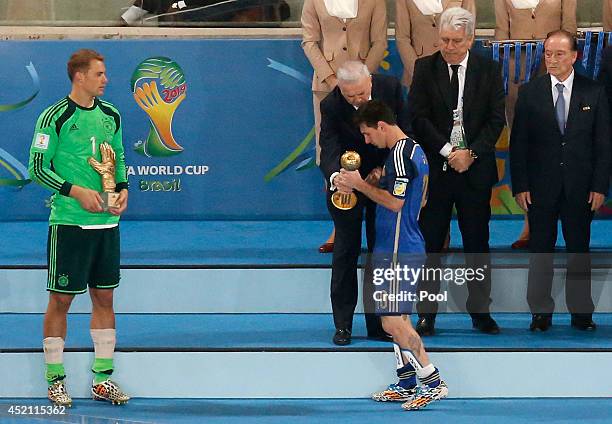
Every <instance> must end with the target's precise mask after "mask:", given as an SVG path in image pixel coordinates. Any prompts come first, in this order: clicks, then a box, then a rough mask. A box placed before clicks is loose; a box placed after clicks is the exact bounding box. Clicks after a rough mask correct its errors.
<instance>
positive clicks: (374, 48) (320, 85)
mask: <svg viewBox="0 0 612 424" xmlns="http://www.w3.org/2000/svg"><path fill="white" fill-rule="evenodd" d="M302 48H303V49H304V53H305V54H306V57H307V58H308V60H309V61H310V63H311V64H312V67H313V68H314V76H313V79H312V90H313V91H328V92H329V91H331V90H332V89H333V87H329V86H328V85H327V84H326V83H325V78H327V77H329V76H330V75H333V74H335V73H336V70H337V69H338V68H339V67H340V66H341V65H342V64H343V63H344V62H346V61H347V60H361V61H362V62H364V63H365V64H366V65H367V67H368V69H369V70H370V72H375V71H376V69H378V66H379V65H380V62H381V61H382V59H383V57H384V54H385V50H386V49H387V7H386V5H385V2H384V1H383V0H359V7H358V11H357V17H356V18H354V19H347V20H346V23H345V22H343V20H342V19H339V18H336V17H334V16H330V15H329V13H327V8H326V7H325V2H324V1H323V0H305V1H304V7H303V9H302Z"/></svg>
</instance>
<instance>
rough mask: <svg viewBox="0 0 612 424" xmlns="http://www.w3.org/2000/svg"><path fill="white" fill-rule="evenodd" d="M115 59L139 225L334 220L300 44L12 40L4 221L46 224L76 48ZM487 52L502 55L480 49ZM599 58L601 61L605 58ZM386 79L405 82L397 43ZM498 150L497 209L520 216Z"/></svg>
mask: <svg viewBox="0 0 612 424" xmlns="http://www.w3.org/2000/svg"><path fill="white" fill-rule="evenodd" d="M80 48H92V49H95V50H97V51H99V52H100V53H102V54H103V55H104V56H105V58H106V59H105V62H106V67H107V73H108V76H109V79H110V81H109V84H108V86H107V89H106V93H105V95H104V100H106V101H109V102H111V103H113V104H114V105H115V106H116V107H117V108H118V109H119V110H120V112H121V114H122V120H123V143H124V147H125V150H126V161H127V165H128V174H129V181H130V198H129V208H128V212H127V213H126V214H125V218H127V219H139V220H147V219H150V220H159V219H242V220H248V219H328V218H329V215H328V213H327V210H326V207H325V198H324V190H325V189H324V182H323V178H322V175H321V173H320V172H319V170H318V169H317V168H316V166H315V164H314V144H315V143H314V128H313V112H312V93H311V85H310V84H311V77H312V68H311V66H310V63H309V62H308V61H307V59H306V58H305V56H304V54H303V51H302V49H301V48H300V40H297V39H271V40H248V39H199V40H106V41H5V42H3V43H2V44H1V45H0V54H1V55H2V58H3V61H2V63H1V64H0V78H1V80H2V87H3V90H2V92H1V93H0V130H1V131H2V133H3V134H4V136H3V137H1V138H0V205H2V208H0V220H44V219H46V218H47V216H48V212H49V210H48V205H49V196H50V193H49V192H47V191H46V190H44V189H42V188H41V187H40V186H38V185H37V184H35V183H30V182H29V181H28V178H29V177H28V173H27V163H28V153H29V148H30V144H31V142H32V137H33V134H34V126H35V123H36V119H37V117H38V115H39V114H40V113H41V112H42V111H43V110H44V109H45V108H46V107H48V106H50V105H51V104H53V103H54V102H56V101H57V100H59V99H60V98H62V97H64V96H66V95H67V94H68V93H69V91H70V82H69V80H68V77H67V73H66V62H67V61H68V59H69V57H70V55H71V53H72V52H74V51H75V50H78V49H80ZM474 50H475V51H477V53H479V54H484V55H487V56H489V57H493V56H494V49H492V48H488V49H485V48H484V47H483V46H482V44H481V43H480V42H478V43H477V44H476V45H475V48H474ZM593 62H594V61H593ZM380 72H382V73H388V74H393V75H395V76H398V77H399V76H401V74H402V64H401V61H400V59H399V55H398V54H397V51H396V49H395V45H394V42H393V41H391V42H390V43H389V52H388V53H387V55H386V57H385V58H384V59H383V61H382V63H381V65H380ZM507 138H508V134H507V132H506V131H504V134H502V137H500V142H499V143H498V170H499V174H500V179H501V181H500V183H499V184H498V185H497V187H495V189H494V192H493V198H492V201H491V205H492V209H493V213H494V214H497V215H508V214H517V213H520V211H519V210H518V206H517V205H516V203H515V202H514V200H513V198H512V194H511V191H510V187H509V172H508V171H509V169H508V168H509V166H508V161H507V158H508V148H507V147H508V144H507Z"/></svg>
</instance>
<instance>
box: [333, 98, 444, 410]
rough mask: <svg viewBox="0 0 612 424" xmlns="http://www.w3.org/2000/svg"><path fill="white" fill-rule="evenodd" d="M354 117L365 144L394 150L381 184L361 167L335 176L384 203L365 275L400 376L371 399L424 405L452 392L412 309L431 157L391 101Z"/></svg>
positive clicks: (380, 206) (379, 207)
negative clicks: (415, 323) (412, 316)
mask: <svg viewBox="0 0 612 424" xmlns="http://www.w3.org/2000/svg"><path fill="white" fill-rule="evenodd" d="M355 121H356V124H358V125H359V129H360V131H361V133H362V134H363V136H364V138H365V142H366V143H368V144H372V145H374V146H376V147H378V148H380V149H386V148H388V149H390V153H389V156H388V158H387V161H386V162H385V166H384V168H383V173H382V176H381V177H380V181H379V182H378V185H374V184H372V183H370V182H366V181H365V180H363V179H362V178H361V175H360V174H359V172H358V171H346V170H342V171H341V174H340V176H339V177H336V180H335V181H337V184H336V186H337V187H338V189H339V190H342V191H350V190H357V191H359V192H361V193H363V194H364V195H366V196H367V197H369V198H370V199H372V200H373V201H374V202H376V203H377V210H376V242H375V246H374V255H373V259H372V265H371V266H368V268H371V269H370V270H368V271H366V281H368V282H371V283H372V284H373V285H374V290H373V293H374V301H375V304H376V312H377V314H379V315H381V317H382V325H383V328H384V329H385V331H386V332H387V333H389V334H391V335H392V336H393V348H394V351H395V356H396V360H397V376H398V377H399V382H398V383H396V384H392V385H390V386H389V387H388V388H387V389H386V390H384V391H382V392H377V393H374V395H373V396H372V398H373V399H374V400H377V401H401V402H404V403H403V404H402V407H403V408H404V409H407V410H415V409H421V408H423V407H425V406H427V405H428V404H429V403H431V402H433V401H435V400H440V399H443V398H445V397H446V396H447V395H448V387H447V385H446V383H445V382H444V381H442V380H441V379H440V374H439V373H438V369H437V368H436V367H434V365H433V364H432V363H431V362H430V361H429V357H428V355H427V353H426V352H425V348H424V347H423V342H422V341H421V338H420V336H419V335H418V333H417V332H416V331H415V330H414V328H413V327H412V324H411V322H410V320H409V319H407V316H406V315H408V314H410V313H411V312H412V304H413V302H414V300H416V297H415V296H416V287H417V282H418V280H419V277H418V276H417V275H418V273H419V272H424V266H423V264H424V262H425V241H424V239H423V235H422V234H421V231H420V229H419V223H418V218H419V212H420V211H421V208H422V207H423V206H424V204H425V202H426V199H427V182H428V172H429V167H428V164H427V158H426V157H425V153H424V152H423V149H422V148H421V146H419V145H418V144H417V143H416V142H415V141H414V140H412V139H411V138H409V137H408V136H406V134H405V133H404V132H403V131H402V130H401V129H400V128H399V127H398V126H397V125H396V117H395V116H394V114H393V112H392V111H391V110H390V109H389V108H388V107H387V106H386V105H385V104H384V103H382V102H380V101H377V100H370V101H369V102H367V103H366V104H364V105H363V106H361V107H360V108H359V110H358V112H357V115H356V119H355ZM366 284H368V283H366ZM417 377H418V379H419V381H420V383H421V386H419V387H417Z"/></svg>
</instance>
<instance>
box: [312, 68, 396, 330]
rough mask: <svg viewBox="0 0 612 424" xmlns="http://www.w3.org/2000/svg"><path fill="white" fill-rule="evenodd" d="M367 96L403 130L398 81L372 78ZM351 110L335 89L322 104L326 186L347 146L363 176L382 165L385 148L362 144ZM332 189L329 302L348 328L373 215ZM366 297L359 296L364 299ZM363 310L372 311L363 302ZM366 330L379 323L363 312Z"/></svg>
mask: <svg viewBox="0 0 612 424" xmlns="http://www.w3.org/2000/svg"><path fill="white" fill-rule="evenodd" d="M372 99H374V100H380V101H383V102H384V103H386V104H387V106H389V107H390V108H391V110H393V111H394V112H395V114H396V116H397V118H398V124H399V126H400V127H401V128H403V129H404V130H406V128H407V111H406V109H405V102H404V99H403V94H402V87H401V84H400V82H399V81H398V80H397V79H395V78H394V77H390V76H384V75H373V76H372ZM355 113H356V110H355V108H354V107H353V106H352V105H350V104H349V103H348V102H347V101H346V99H345V98H344V97H343V96H342V93H341V92H340V89H339V88H338V87H336V88H335V89H334V90H333V91H332V92H331V93H330V94H329V95H328V96H327V97H326V98H325V99H324V100H323V101H322V102H321V136H320V145H321V164H320V168H321V171H322V172H323V175H324V176H325V180H326V181H327V182H328V184H329V178H330V177H331V175H332V174H333V173H334V172H338V171H339V170H340V157H341V156H342V154H343V153H344V152H345V151H347V150H354V151H356V152H357V153H359V155H360V156H361V167H360V168H359V172H360V174H361V176H362V177H364V178H365V177H366V176H367V175H368V174H369V173H370V172H371V171H372V170H373V169H374V168H376V167H382V166H383V165H384V161H385V159H386V157H387V154H388V153H389V151H388V150H387V149H377V148H376V147H374V146H372V145H367V144H365V141H364V138H363V136H362V134H361V132H360V131H359V127H357V126H356V125H355V123H354V122H353V119H354V116H355ZM331 194H332V192H331V191H329V190H328V191H327V208H328V209H329V212H330V214H331V216H332V218H333V220H334V225H335V228H336V239H335V242H334V256H333V259H332V277H331V303H332V309H333V312H334V323H335V325H336V328H337V329H349V330H350V329H352V326H353V313H354V312H355V306H356V305H357V260H358V258H359V254H360V252H361V223H362V221H363V211H364V209H366V235H367V240H368V249H369V250H371V249H372V248H373V247H374V214H375V210H376V204H375V203H374V202H372V201H371V200H369V199H368V198H367V197H365V196H363V195H362V194H361V193H359V192H356V194H357V198H358V203H357V205H356V206H355V207H354V208H353V209H350V210H348V211H342V210H339V209H337V208H336V207H334V206H333V205H332V204H331V201H330V198H331ZM367 297H368V296H365V295H364V300H367V299H366V298H367ZM366 311H372V309H371V308H369V307H368V306H367V305H366ZM366 325H367V327H368V333H376V332H379V333H382V328H381V327H380V322H379V320H378V319H376V318H375V317H374V316H373V315H371V314H366Z"/></svg>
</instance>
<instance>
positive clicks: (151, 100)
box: [132, 57, 187, 157]
mask: <svg viewBox="0 0 612 424" xmlns="http://www.w3.org/2000/svg"><path fill="white" fill-rule="evenodd" d="M132 92H133V93H134V100H136V103H137V104H138V106H140V108H141V109H142V110H144V111H145V112H146V113H147V115H149V120H150V121H151V127H150V129H149V135H148V136H147V139H146V140H145V141H144V142H138V143H136V145H135V150H136V152H137V153H140V154H143V155H146V156H154V157H160V156H172V155H177V154H179V153H181V152H182V151H183V148H182V147H181V146H180V145H179V144H178V142H177V141H176V140H175V139H174V135H173V134H172V119H173V118H174V112H175V111H176V109H177V108H178V107H179V105H180V104H181V103H182V102H183V100H185V96H186V93H187V83H186V82H185V75H184V74H183V70H182V69H181V67H180V66H179V65H178V64H177V63H176V62H174V61H173V60H172V59H169V58H167V57H152V58H149V59H147V60H145V61H144V62H142V63H140V65H138V67H137V68H136V70H135V71H134V74H133V75H132Z"/></svg>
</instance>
